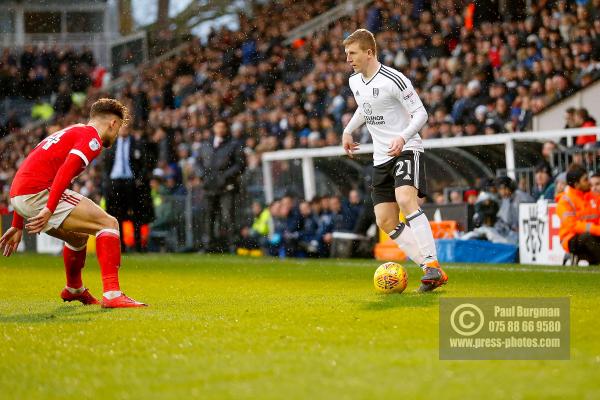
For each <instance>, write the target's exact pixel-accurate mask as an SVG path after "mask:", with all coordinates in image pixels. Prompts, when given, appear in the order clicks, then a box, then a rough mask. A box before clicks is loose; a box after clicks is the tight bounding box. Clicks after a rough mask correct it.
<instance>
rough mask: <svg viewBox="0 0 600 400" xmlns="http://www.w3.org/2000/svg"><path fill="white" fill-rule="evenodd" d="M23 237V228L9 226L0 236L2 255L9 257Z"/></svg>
mask: <svg viewBox="0 0 600 400" xmlns="http://www.w3.org/2000/svg"><path fill="white" fill-rule="evenodd" d="M22 238H23V230H22V229H18V228H15V227H14V226H11V227H10V228H8V230H7V231H6V232H5V233H4V235H2V237H1V238H0V251H1V252H2V254H3V255H4V257H10V255H11V254H12V253H14V252H15V251H17V248H18V247H19V243H21V239H22Z"/></svg>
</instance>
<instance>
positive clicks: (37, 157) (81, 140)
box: [10, 124, 102, 197]
mask: <svg viewBox="0 0 600 400" xmlns="http://www.w3.org/2000/svg"><path fill="white" fill-rule="evenodd" d="M101 152H102V140H101V139H100V136H99V135H98V131H97V130H96V128H94V127H93V126H90V125H83V124H78V125H72V126H69V127H67V128H65V129H63V130H61V131H58V132H56V133H54V134H52V135H50V136H48V137H47V138H45V139H44V140H42V141H41V142H40V143H39V144H38V145H37V146H36V147H35V148H34V149H33V150H32V151H31V153H29V155H28V156H27V158H26V159H25V161H23V164H21V166H20V167H19V170H18V171H17V174H16V175H15V178H14V179H13V183H12V186H11V188H10V197H15V196H21V195H25V194H35V193H39V192H41V191H42V190H46V189H50V187H51V186H52V182H53V181H54V178H55V177H56V173H57V172H58V170H59V168H60V167H61V166H62V165H63V164H64V162H65V160H66V159H67V157H68V156H69V154H75V155H77V156H79V157H80V158H81V159H82V160H83V163H84V165H83V166H82V167H81V170H80V171H79V172H78V173H77V175H79V174H81V173H82V172H83V170H84V169H85V167H86V166H87V165H88V164H89V163H90V162H92V160H93V159H95V158H96V157H98V156H99V155H100V153H101Z"/></svg>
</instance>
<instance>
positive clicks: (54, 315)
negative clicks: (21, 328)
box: [0, 305, 107, 324]
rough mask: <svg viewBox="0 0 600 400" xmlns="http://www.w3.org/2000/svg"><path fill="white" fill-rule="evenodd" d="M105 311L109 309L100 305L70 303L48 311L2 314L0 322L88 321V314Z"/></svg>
mask: <svg viewBox="0 0 600 400" xmlns="http://www.w3.org/2000/svg"><path fill="white" fill-rule="evenodd" d="M103 312H107V310H105V309H102V308H100V307H99V306H85V307H84V306H81V307H77V306H70V305H61V306H60V307H57V308H56V309H54V310H52V311H48V312H39V313H27V314H12V315H0V324H8V323H53V322H59V323H65V322H70V323H77V322H87V321H89V320H90V319H91V318H85V317H86V316H92V315H96V314H100V313H103ZM82 317H84V318H82Z"/></svg>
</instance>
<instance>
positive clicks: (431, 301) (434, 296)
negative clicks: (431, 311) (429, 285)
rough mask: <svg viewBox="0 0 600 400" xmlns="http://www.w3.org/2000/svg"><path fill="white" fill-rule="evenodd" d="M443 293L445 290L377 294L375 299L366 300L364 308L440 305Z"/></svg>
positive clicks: (371, 309)
mask: <svg viewBox="0 0 600 400" xmlns="http://www.w3.org/2000/svg"><path fill="white" fill-rule="evenodd" d="M443 294H444V292H443V291H439V292H438V291H436V292H431V293H415V292H406V293H401V294H394V293H392V294H378V295H375V299H374V300H372V301H366V302H364V303H363V306H362V308H363V309H365V310H370V311H385V310H389V309H392V308H396V307H431V306H435V305H438V303H439V298H440V295H443Z"/></svg>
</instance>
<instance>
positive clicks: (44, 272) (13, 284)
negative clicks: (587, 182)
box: [0, 255, 600, 400]
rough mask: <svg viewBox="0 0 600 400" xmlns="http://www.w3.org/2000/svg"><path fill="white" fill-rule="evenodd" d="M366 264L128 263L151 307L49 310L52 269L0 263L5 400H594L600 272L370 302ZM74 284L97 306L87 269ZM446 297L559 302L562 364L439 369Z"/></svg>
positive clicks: (485, 270)
mask: <svg viewBox="0 0 600 400" xmlns="http://www.w3.org/2000/svg"><path fill="white" fill-rule="evenodd" d="M379 264H380V263H379V262H377V261H374V260H339V261H336V260H310V261H307V260H279V259H268V258H241V257H226V256H224V257H217V256H212V257H211V256H197V255H175V256H173V255H171V256H166V255H165V256H156V255H147V256H128V257H125V258H124V262H123V267H122V268H121V281H122V286H123V289H124V290H125V292H126V293H127V294H129V295H130V296H131V297H133V298H135V299H139V300H143V301H146V302H148V303H149V304H150V307H148V308H146V309H134V310H102V309H101V308H99V307H95V306H87V307H84V306H82V305H80V304H79V303H77V304H66V303H62V302H61V301H60V298H59V297H58V294H59V292H60V290H61V289H62V287H63V285H64V281H63V279H64V278H63V275H64V274H63V269H62V259H61V258H60V257H50V256H38V255H17V256H13V257H11V258H9V259H6V258H2V259H1V260H0V398H2V399H65V398H81V399H112V400H116V399H162V398H172V399H180V398H197V399H212V398H215V399H245V398H254V399H310V400H316V399H382V398H390V399H391V398H406V399H420V398H423V399H452V398H455V399H486V400H488V399H508V398H510V399H567V398H573V399H597V398H599V397H598V396H600V380H599V379H598V376H599V375H598V371H600V339H599V337H600V323H599V318H598V307H599V305H600V291H599V290H598V283H599V281H600V270H599V269H598V268H596V267H593V268H592V267H589V268H561V267H535V266H518V265H500V266H474V265H468V266H464V265H463V266H459V265H450V266H448V269H447V271H448V273H449V276H450V282H449V284H448V285H447V286H446V287H444V288H443V290H441V291H440V292H439V293H431V294H427V295H418V294H416V293H414V290H415V288H416V287H417V286H418V278H419V277H420V275H421V273H420V271H419V270H418V269H417V268H416V267H412V266H409V267H408V272H409V285H408V289H407V290H406V292H405V293H403V294H401V295H380V294H377V293H375V291H374V289H373V284H372V276H373V272H374V271H375V269H376V267H377V266H378V265H379ZM84 283H85V284H86V286H88V287H89V288H90V289H91V291H92V293H93V294H95V295H100V292H101V291H100V289H101V284H100V275H99V271H98V265H97V263H96V260H95V258H94V257H88V266H87V267H86V268H85V269H84ZM442 296H452V297H463V296H508V297H510V296H518V297H535V296H551V297H562V296H569V297H571V360H569V361H440V360H439V359H438V301H439V298H440V297H442Z"/></svg>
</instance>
